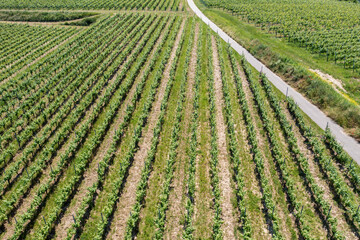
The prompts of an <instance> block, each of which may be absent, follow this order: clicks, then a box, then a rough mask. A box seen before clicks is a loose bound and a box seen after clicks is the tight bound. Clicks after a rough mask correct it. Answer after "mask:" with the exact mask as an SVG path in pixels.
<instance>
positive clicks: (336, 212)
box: [284, 107, 357, 239]
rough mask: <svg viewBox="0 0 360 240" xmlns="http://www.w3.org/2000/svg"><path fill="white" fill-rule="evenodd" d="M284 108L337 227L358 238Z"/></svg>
mask: <svg viewBox="0 0 360 240" xmlns="http://www.w3.org/2000/svg"><path fill="white" fill-rule="evenodd" d="M284 109H286V110H285V114H286V116H287V119H288V121H289V122H290V123H291V125H292V126H293V128H292V129H293V132H294V134H295V136H296V138H297V143H298V146H299V148H300V150H301V152H302V153H303V154H304V156H305V157H306V159H308V163H309V169H310V172H311V174H312V175H313V176H314V180H315V183H316V184H317V185H318V186H319V187H320V188H321V189H322V190H323V197H324V199H325V200H326V201H327V202H328V203H329V204H330V206H331V207H332V208H331V215H332V216H333V217H334V218H336V220H337V228H338V229H339V230H340V231H342V232H343V234H344V236H345V238H346V239H356V238H357V237H356V235H355V234H354V232H353V231H352V230H351V228H350V226H349V225H348V224H347V222H346V219H345V213H344V210H343V209H341V208H340V206H339V205H338V204H337V202H336V198H335V196H334V195H333V193H332V191H331V189H330V186H329V184H328V182H327V180H326V179H324V178H323V174H322V173H321V171H320V169H319V166H318V165H317V164H316V162H315V161H316V160H315V157H314V154H313V153H312V152H311V151H310V150H309V148H308V147H307V145H306V142H305V138H304V137H303V136H302V134H301V132H300V129H299V128H298V127H297V125H296V123H295V121H294V119H293V118H292V116H291V114H290V113H289V111H288V110H287V108H286V107H284ZM325 214H327V213H325Z"/></svg>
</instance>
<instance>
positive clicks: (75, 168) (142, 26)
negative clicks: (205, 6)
mask: <svg viewBox="0 0 360 240" xmlns="http://www.w3.org/2000/svg"><path fill="white" fill-rule="evenodd" d="M114 2H115V1H111V0H109V1H95V0H93V1H87V0H82V1H71V0H70V1H57V0H55V1H52V2H51V3H50V2H49V1H43V0H39V1H29V0H27V1H24V0H18V1H3V2H2V3H0V6H1V7H2V6H3V5H4V6H5V5H6V8H7V9H8V8H12V7H14V6H17V7H19V8H20V7H21V6H25V4H26V8H53V9H57V8H65V7H66V8H85V7H83V6H84V5H83V4H85V5H86V8H85V9H92V8H93V9H94V13H96V9H100V8H101V9H112V10H113V11H108V12H107V11H105V10H103V11H101V12H99V16H98V17H97V20H96V22H95V23H93V24H91V25H90V26H87V27H85V26H70V25H68V26H65V25H63V24H61V23H59V24H50V25H46V24H44V25H29V24H23V23H19V24H15V23H1V25H0V32H1V35H0V38H1V40H2V41H1V45H0V77H1V78H0V170H1V171H0V238H1V239H135V238H136V239H299V238H300V239H358V238H360V168H359V166H358V164H357V163H356V162H354V161H353V160H352V159H351V158H350V157H349V156H348V154H347V153H346V152H345V151H344V150H343V149H342V147H341V145H340V144H338V143H337V142H336V140H335V138H334V137H333V136H332V134H331V132H330V131H329V129H327V130H326V131H322V130H320V129H319V128H318V127H317V126H316V125H315V124H314V123H313V122H311V121H310V120H309V119H308V117H307V116H306V115H304V114H303V112H302V111H301V110H300V109H299V108H298V107H297V104H296V103H295V102H294V101H293V100H292V99H291V98H289V97H285V96H284V95H282V94H280V93H278V91H277V90H276V89H275V88H274V87H273V86H272V85H271V83H270V82H269V80H268V79H267V78H266V76H265V75H264V74H262V73H259V72H256V71H255V70H254V69H253V68H252V67H251V66H250V65H249V63H247V62H246V60H245V59H244V58H243V57H242V56H240V55H238V54H237V53H236V52H235V51H233V50H232V48H230V46H229V44H228V43H226V42H224V41H222V40H221V39H220V38H219V37H218V36H217V34H216V33H215V32H213V31H211V30H210V28H209V27H208V26H207V25H206V24H204V23H202V22H201V21H200V20H199V19H197V18H196V17H195V16H194V15H193V14H192V13H191V12H189V10H187V8H186V7H182V6H183V4H184V5H185V2H179V1H171V0H167V1H143V2H142V1H123V3H122V5H121V6H120V5H118V6H116V7H115V6H114V5H112V4H115V3H114ZM130 3H131V5H130ZM12 4H14V5H12ZM22 4H23V5H22ZM60 4H66V5H64V6H62V5H60ZM141 4H142V5H141ZM147 4H152V5H147ZM140 5H141V6H142V7H138V6H140ZM124 6H128V7H124ZM145 6H148V7H147V8H148V9H155V10H161V9H162V8H163V7H162V6H165V7H164V9H171V10H174V11H173V12H171V11H166V12H163V11H131V12H123V11H118V12H116V11H115V10H114V9H124V8H129V9H143V8H144V7H145ZM151 6H152V7H151ZM4 8H5V7H4ZM176 9H178V10H179V11H175V10H176Z"/></svg>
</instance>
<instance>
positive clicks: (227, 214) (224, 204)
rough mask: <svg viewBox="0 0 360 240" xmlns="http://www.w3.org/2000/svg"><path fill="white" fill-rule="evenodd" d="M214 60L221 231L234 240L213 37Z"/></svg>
mask: <svg viewBox="0 0 360 240" xmlns="http://www.w3.org/2000/svg"><path fill="white" fill-rule="evenodd" d="M211 44H212V48H213V59H214V82H215V84H214V87H215V108H216V131H217V136H218V139H217V145H218V158H219V178H220V191H221V200H222V201H221V209H222V219H223V221H224V222H223V224H222V231H223V234H224V238H225V239H235V233H234V229H235V226H236V220H235V218H234V215H233V213H234V212H235V209H234V207H233V205H232V203H231V198H232V197H233V196H232V195H233V189H232V187H231V172H230V158H229V155H228V152H227V148H228V147H227V143H226V125H225V121H224V116H223V112H222V110H223V108H224V106H225V103H224V96H223V92H222V80H221V77H222V76H221V71H220V65H219V56H218V49H217V46H216V41H215V38H214V36H212V38H211Z"/></svg>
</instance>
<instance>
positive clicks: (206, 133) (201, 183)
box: [193, 24, 214, 239]
mask: <svg viewBox="0 0 360 240" xmlns="http://www.w3.org/2000/svg"><path fill="white" fill-rule="evenodd" d="M200 26H201V28H202V29H203V34H202V36H199V37H202V42H203V43H204V44H203V46H202V54H203V55H202V56H200V57H201V70H202V72H201V76H200V86H199V91H200V96H199V110H200V111H199V135H198V143H199V152H198V159H197V168H196V173H195V175H196V181H197V184H198V188H196V191H197V193H196V196H198V197H199V198H198V199H195V209H196V210H195V211H197V214H195V220H194V222H193V225H194V228H195V232H194V236H195V238H196V239H210V238H211V234H212V219H213V214H214V212H213V209H211V203H212V193H211V185H210V176H209V159H210V126H209V114H210V113H209V110H208V109H209V100H208V94H207V93H208V86H207V62H208V51H207V50H208V47H209V45H208V44H209V43H208V42H207V41H206V26H205V25H204V24H201V25H200ZM205 43H206V44H205ZM209 205H210V206H209ZM208 207H210V209H209V208H208ZM208 217H209V218H208Z"/></svg>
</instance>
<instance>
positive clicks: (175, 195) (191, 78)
mask: <svg viewBox="0 0 360 240" xmlns="http://www.w3.org/2000/svg"><path fill="white" fill-rule="evenodd" d="M198 38H199V24H197V25H196V27H195V35H194V46H193V48H192V52H191V58H190V62H189V72H188V85H187V91H186V103H185V114H184V122H183V131H182V132H183V135H182V136H181V138H180V144H179V147H178V156H179V157H178V159H179V161H177V163H175V172H174V176H175V177H174V180H173V183H172V184H171V187H172V188H173V190H172V191H173V192H172V193H170V196H169V209H168V213H167V216H168V217H167V222H166V226H165V239H174V238H175V239H179V238H180V237H181V234H182V227H183V226H182V224H181V222H180V220H181V216H182V215H183V213H184V212H185V205H184V197H185V196H184V195H185V192H184V190H185V188H184V187H185V183H184V181H185V169H184V168H185V166H187V164H186V158H187V154H186V149H187V146H186V144H188V143H189V141H188V139H189V129H190V121H191V113H192V110H193V104H192V101H193V99H194V89H193V88H194V85H195V74H196V73H195V71H196V61H197V45H198V44H197V41H198Z"/></svg>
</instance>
